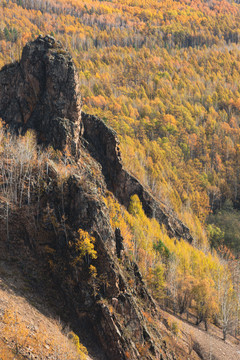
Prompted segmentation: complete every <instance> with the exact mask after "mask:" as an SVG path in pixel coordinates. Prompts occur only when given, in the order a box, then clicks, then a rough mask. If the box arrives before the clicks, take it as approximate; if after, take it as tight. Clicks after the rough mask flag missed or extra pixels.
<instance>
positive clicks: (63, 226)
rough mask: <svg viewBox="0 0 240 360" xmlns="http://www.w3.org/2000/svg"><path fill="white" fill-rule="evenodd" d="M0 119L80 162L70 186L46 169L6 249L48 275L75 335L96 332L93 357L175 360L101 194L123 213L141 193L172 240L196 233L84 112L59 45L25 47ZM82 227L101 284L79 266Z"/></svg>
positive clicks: (3, 85)
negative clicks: (143, 181) (163, 202)
mask: <svg viewBox="0 0 240 360" xmlns="http://www.w3.org/2000/svg"><path fill="white" fill-rule="evenodd" d="M0 117H2V119H3V120H4V121H5V122H6V123H7V124H8V125H9V127H10V128H12V129H13V130H14V131H16V132H17V133H25V132H26V130H27V129H29V128H31V129H34V130H35V131H36V134H37V139H38V142H39V143H41V144H43V145H52V146H53V147H54V148H56V149H59V150H62V151H64V150H65V149H66V146H67V147H68V148H69V150H70V152H71V154H72V159H71V163H72V164H74V166H73V169H74V170H73V171H72V173H71V175H69V176H68V178H67V179H66V180H64V181H63V180H61V181H60V180H59V178H60V175H59V173H58V170H57V169H56V168H55V167H54V164H52V163H50V164H48V171H47V173H45V175H44V176H43V179H42V180H41V181H42V182H43V183H44V184H47V185H46V186H43V189H42V188H41V193H40V194H38V196H37V197H36V198H35V200H32V203H31V206H30V205H29V204H28V203H27V202H26V203H24V206H21V208H20V209H19V208H16V207H14V209H12V212H11V217H10V218H9V219H8V221H9V222H8V231H7V239H6V231H5V230H4V229H5V226H6V224H5V222H1V234H2V240H1V241H6V242H7V243H8V246H7V248H6V249H5V251H6V252H9V251H10V252H11V255H12V256H13V255H14V256H16V257H17V259H18V261H19V264H20V265H21V267H22V268H26V267H27V272H28V273H29V272H31V271H33V269H36V268H37V269H42V273H43V274H45V276H46V272H47V274H48V275H47V278H48V279H47V284H48V289H50V288H51V291H52V292H53V297H54V299H55V300H54V301H56V303H57V304H58V308H59V313H60V315H61V316H62V317H63V318H64V319H65V320H66V317H67V320H68V321H69V322H70V323H71V325H72V326H73V327H75V329H76V331H77V332H81V331H86V332H87V331H89V332H90V333H91V334H95V335H94V336H95V339H96V341H98V342H99V344H100V347H101V349H102V355H101V356H102V357H101V356H100V355H99V356H97V355H96V359H97V358H99V359H100V358H102V359H111V360H124V359H131V360H134V359H169V360H170V359H176V358H177V357H176V356H177V355H176V353H177V352H175V353H174V351H172V350H170V349H169V348H168V346H167V344H166V341H165V340H163V336H162V334H161V333H160V332H159V329H158V326H156V325H154V324H153V323H152V322H151V323H150V322H149V321H148V320H147V319H146V317H144V316H143V313H144V312H148V313H149V314H150V316H151V317H153V318H154V319H155V321H156V322H157V321H158V315H157V306H156V304H155V302H154V301H153V299H152V298H151V296H150V294H149V293H148V290H147V289H146V287H145V285H144V282H143V280H142V277H141V274H140V273H139V270H138V267H137V265H136V264H134V263H133V262H132V261H130V260H129V259H128V257H127V255H126V254H125V255H124V256H123V257H122V256H121V253H122V246H121V241H122V238H121V233H120V231H119V230H118V229H116V230H114V229H113V228H112V227H111V225H110V220H109V209H108V208H107V206H106V204H105V202H104V196H105V195H106V192H107V191H111V192H113V194H114V195H115V197H116V198H117V199H118V200H119V202H120V203H122V204H123V205H125V206H126V207H127V206H128V204H129V200H130V197H131V195H133V194H138V196H139V197H140V199H141V201H142V204H143V208H144V210H145V212H146V214H147V215H148V216H149V217H156V219H157V220H158V221H159V222H160V223H164V224H165V226H166V228H167V230H168V231H169V234H170V235H171V236H173V235H174V236H176V237H178V238H180V237H183V238H185V239H186V240H188V241H192V238H191V235H190V234H189V230H188V229H187V228H186V227H185V226H184V224H182V223H181V222H180V221H179V220H178V219H177V218H176V217H175V215H174V214H173V213H172V212H171V211H170V210H167V209H166V208H164V207H163V206H162V205H161V204H160V203H159V202H157V201H156V200H155V199H154V198H153V196H152V195H151V194H149V193H148V191H147V190H146V189H145V188H144V187H143V186H142V185H141V184H140V183H139V181H138V180H137V179H136V178H134V177H133V176H132V175H130V174H129V173H128V172H127V171H126V170H125V169H124V168H123V166H122V161H121V154H120V151H119V143H118V139H117V136H116V134H115V132H114V131H113V130H111V129H110V128H108V127H107V126H106V125H105V124H104V123H103V122H102V121H101V120H100V119H98V118H96V117H94V116H90V115H87V114H85V113H83V112H81V98H80V94H79V90H78V77H77V73H76V70H75V67H74V64H73V61H72V59H71V56H70V55H69V54H68V53H67V52H65V50H63V49H62V47H61V44H59V43H58V42H55V40H54V39H53V38H51V37H49V36H46V37H44V38H43V37H41V36H39V37H38V38H37V39H36V40H35V41H33V42H32V43H29V44H27V45H26V46H25V47H24V49H23V54H22V58H21V60H20V62H19V63H14V64H11V65H9V66H6V67H4V68H3V69H2V70H1V71H0ZM59 183H61V186H60V185H59ZM29 206H30V207H29ZM29 209H30V211H29ZM39 209H41V211H40V212H39ZM79 229H82V230H83V231H86V232H87V233H88V234H91V236H92V237H94V238H95V249H96V251H97V258H96V259H95V260H94V261H92V264H93V265H94V267H95V268H96V272H97V276H95V275H93V274H91V271H90V267H89V261H87V259H85V260H84V259H82V260H81V261H80V260H78V258H77V255H76V254H77V249H78V248H77V246H78V230H79ZM43 279H44V276H43V278H41V280H40V281H45V280H43ZM59 294H60V296H59ZM80 324H85V325H86V326H85V328H84V330H83V329H82V327H81V326H80ZM92 336H93V335H92ZM182 358H183V357H182Z"/></svg>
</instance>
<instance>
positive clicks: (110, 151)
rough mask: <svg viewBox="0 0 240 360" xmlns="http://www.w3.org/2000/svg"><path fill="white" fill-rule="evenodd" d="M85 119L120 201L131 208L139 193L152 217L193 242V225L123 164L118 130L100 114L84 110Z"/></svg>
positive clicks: (94, 150)
mask: <svg viewBox="0 0 240 360" xmlns="http://www.w3.org/2000/svg"><path fill="white" fill-rule="evenodd" d="M82 122H83V126H84V132H83V137H84V139H86V140H87V143H86V146H87V148H88V150H89V151H90V153H91V155H92V156H93V157H94V158H95V159H96V160H97V161H98V162H99V163H100V164H101V165H102V171H103V174H104V175H105V178H106V182H107V185H108V188H109V190H110V191H112V192H113V193H114V195H115V196H116V198H117V199H118V200H119V202H120V203H121V204H123V205H124V206H126V207H127V208H128V206H129V202H130V198H131V196H132V195H134V194H137V195H138V197H139V199H140V200H141V202H142V205H143V209H144V211H145V213H146V215H147V216H148V217H150V218H152V217H155V218H156V219H157V220H158V221H159V223H160V224H164V225H165V227H166V229H167V231H168V233H169V235H170V236H175V237H176V238H183V239H185V240H187V241H188V242H190V243H191V242H192V240H193V238H192V236H191V234H190V232H189V229H188V228H187V227H186V226H185V225H184V224H183V223H182V222H181V221H180V220H179V219H178V218H177V217H176V215H174V213H173V212H172V211H171V210H170V209H167V207H166V206H164V205H163V204H161V203H160V202H159V201H157V200H156V199H155V198H154V197H153V196H152V195H151V194H150V193H149V192H148V191H147V190H146V189H145V188H144V186H143V185H142V184H141V183H140V182H139V181H138V180H137V179H136V178H135V177H134V176H132V175H131V174H129V173H128V172H127V171H126V170H125V169H124V168H123V165H122V159H121V152H120V148H119V140H118V138H117V134H116V132H115V131H114V130H112V129H111V128H109V127H107V126H106V125H105V123H104V122H103V121H102V120H101V119H99V118H98V117H96V116H93V115H88V114H85V113H84V112H82Z"/></svg>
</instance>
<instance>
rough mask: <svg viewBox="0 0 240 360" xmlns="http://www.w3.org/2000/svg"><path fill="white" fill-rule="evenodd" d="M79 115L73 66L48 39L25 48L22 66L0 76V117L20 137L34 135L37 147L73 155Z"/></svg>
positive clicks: (6, 69)
mask: <svg viewBox="0 0 240 360" xmlns="http://www.w3.org/2000/svg"><path fill="white" fill-rule="evenodd" d="M80 110H81V96H80V93H79V84H78V76H77V72H76V69H75V66H74V63H73V60H72V58H71V56H70V54H69V53H68V52H66V51H65V50H64V49H63V48H62V45H61V44H60V43H59V42H56V41H55V40H54V38H52V37H50V36H45V37H42V36H41V35H40V36H39V37H38V38H37V39H36V40H35V41H33V42H30V43H27V45H26V46H25V47H24V48H23V52H22V58H21V60H20V62H16V63H14V64H10V65H7V66H5V67H3V68H2V70H1V71H0V117H1V118H2V119H3V120H4V121H5V122H6V123H7V124H9V126H10V127H11V128H13V129H15V130H16V131H18V132H23V133H24V132H26V130H27V129H34V130H35V131H36V133H37V137H38V141H39V142H41V143H44V144H46V145H49V144H50V145H52V146H53V147H54V148H56V149H60V150H63V149H64V148H65V147H66V146H68V147H69V149H70V151H71V152H72V154H73V155H77V153H78V148H79V141H80V135H81V132H82V126H81V113H80Z"/></svg>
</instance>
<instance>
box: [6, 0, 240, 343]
mask: <svg viewBox="0 0 240 360" xmlns="http://www.w3.org/2000/svg"><path fill="white" fill-rule="evenodd" d="M39 34H43V35H45V34H49V35H51V36H54V37H55V38H56V39H57V40H59V41H60V42H61V43H62V44H63V46H64V48H66V49H68V50H69V51H70V53H71V55H72V56H73V59H74V63H75V66H76V68H77V70H78V74H79V80H80V89H81V94H82V103H83V109H84V111H86V112H87V113H90V114H93V115H96V116H99V117H100V118H101V119H103V120H104V121H105V122H106V123H107V124H108V125H109V126H111V127H112V128H113V129H114V130H115V131H116V132H117V134H118V136H119V139H120V146H121V152H122V156H123V161H124V166H125V167H126V169H127V170H128V171H129V172H130V173H131V174H133V175H134V176H136V177H137V178H138V179H139V180H140V182H141V183H142V184H143V185H144V186H145V187H146V188H147V189H148V190H149V191H150V193H151V194H152V195H153V196H154V197H155V198H157V199H158V200H159V201H160V202H161V204H162V206H165V207H168V208H171V209H172V211H174V212H175V213H176V214H177V216H178V217H179V218H180V219H181V220H182V222H183V223H184V224H186V225H187V226H188V228H189V229H190V233H191V234H192V236H193V242H192V244H189V243H187V242H186V241H184V240H176V239H174V238H170V237H169V236H168V234H167V231H166V229H165V228H164V226H161V225H159V223H158V222H157V221H156V220H155V219H149V218H147V216H146V214H145V213H144V211H143V208H142V204H141V202H140V200H139V198H138V197H137V196H136V195H134V196H133V197H132V198H131V202H130V206H129V208H128V209H125V208H124V207H123V206H121V205H120V204H119V203H118V202H117V200H116V199H115V198H114V196H113V195H112V194H111V193H110V192H109V194H107V196H106V197H104V198H103V201H104V202H105V204H106V205H107V206H108V207H109V208H110V210H111V211H110V213H111V225H112V227H113V228H117V227H118V228H120V229H121V233H122V236H123V238H124V246H125V248H126V249H127V251H128V254H129V256H130V257H132V258H133V259H134V260H135V261H137V263H138V265H139V268H140V270H141V273H142V275H143V278H144V280H145V281H146V283H147V284H148V286H149V288H150V289H151V293H152V294H153V296H154V297H155V299H157V301H158V302H159V304H160V305H161V306H162V307H163V308H170V309H171V310H172V311H173V312H174V313H178V314H180V315H183V314H185V313H187V312H190V313H192V314H194V316H195V318H196V324H200V323H204V325H205V328H206V330H207V328H208V324H209V322H212V323H215V324H216V325H217V326H219V327H220V328H221V329H222V333H223V338H224V339H226V337H227V334H228V333H231V334H233V335H235V336H239V335H240V263H239V260H240V4H239V1H227V0H222V1H220V0H206V1H204V0H179V1H177V0H162V1H157V0H148V1H146V0H120V1H117V0H112V1H98V0H86V1H83V0H15V1H14V0H1V1H0V68H1V67H2V66H4V65H5V64H7V63H9V62H14V61H15V60H19V59H20V57H21V51H22V48H23V46H24V45H25V43H26V42H27V41H30V40H33V39H35V38H36V37H37V36H38V35H39ZM19 141H23V143H25V142H26V140H25V142H24V138H22V139H21V140H19ZM2 152H3V150H2V149H1V154H2ZM1 156H2V155H1Z"/></svg>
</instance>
